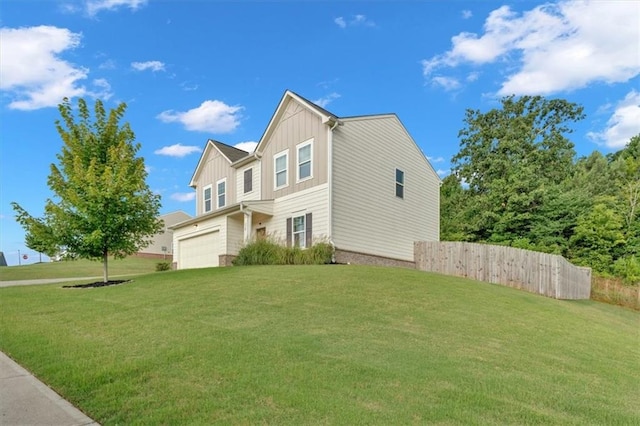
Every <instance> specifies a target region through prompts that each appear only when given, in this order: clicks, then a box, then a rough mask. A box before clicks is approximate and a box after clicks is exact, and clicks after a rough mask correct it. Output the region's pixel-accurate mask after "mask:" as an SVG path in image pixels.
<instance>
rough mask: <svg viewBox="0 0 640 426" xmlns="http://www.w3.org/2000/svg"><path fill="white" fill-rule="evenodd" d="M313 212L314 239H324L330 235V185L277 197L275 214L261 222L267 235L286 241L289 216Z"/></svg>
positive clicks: (282, 241) (274, 204)
mask: <svg viewBox="0 0 640 426" xmlns="http://www.w3.org/2000/svg"><path fill="white" fill-rule="evenodd" d="M307 213H311V214H312V221H313V229H312V233H313V241H314V242H317V241H324V240H326V239H327V238H328V235H329V186H328V185H327V184H324V185H319V186H314V187H313V188H310V189H307V190H305V191H301V192H297V193H295V194H292V195H288V196H286V197H281V198H277V199H275V200H274V202H273V216H272V217H270V218H268V219H267V220H264V221H263V222H261V225H259V226H256V227H255V228H254V231H255V229H257V228H259V227H263V226H264V227H265V228H266V232H267V235H269V236H271V237H272V238H274V239H275V240H277V241H279V242H281V243H283V244H284V243H285V242H286V238H287V218H289V217H293V216H301V215H305V214H307Z"/></svg>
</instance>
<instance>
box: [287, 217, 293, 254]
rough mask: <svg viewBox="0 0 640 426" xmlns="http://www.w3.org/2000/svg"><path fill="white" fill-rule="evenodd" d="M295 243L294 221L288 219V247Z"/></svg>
mask: <svg viewBox="0 0 640 426" xmlns="http://www.w3.org/2000/svg"><path fill="white" fill-rule="evenodd" d="M292 242H293V220H292V219H291V218H290V217H288V218H287V247H291V245H292Z"/></svg>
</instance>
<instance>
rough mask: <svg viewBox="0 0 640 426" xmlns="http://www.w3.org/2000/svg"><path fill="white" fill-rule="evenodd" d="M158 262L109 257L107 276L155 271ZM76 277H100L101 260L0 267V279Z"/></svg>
mask: <svg viewBox="0 0 640 426" xmlns="http://www.w3.org/2000/svg"><path fill="white" fill-rule="evenodd" d="M158 262H162V259H145V258H142V257H133V256H130V257H127V258H124V259H113V258H109V263H108V266H109V278H112V277H114V276H118V275H132V274H133V275H135V274H148V273H150V272H154V271H155V268H156V264H157V263H158ZM77 277H100V278H102V262H97V261H91V260H86V259H78V260H63V261H60V262H43V263H34V264H31V265H22V266H18V265H16V266H7V267H2V268H0V281H16V280H37V279H49V278H77Z"/></svg>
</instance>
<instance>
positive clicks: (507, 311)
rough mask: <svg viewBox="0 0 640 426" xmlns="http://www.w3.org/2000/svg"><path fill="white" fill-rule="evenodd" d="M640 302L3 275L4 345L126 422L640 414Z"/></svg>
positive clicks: (329, 273)
mask: <svg viewBox="0 0 640 426" xmlns="http://www.w3.org/2000/svg"><path fill="white" fill-rule="evenodd" d="M639 330H640V315H639V314H638V312H634V311H630V310H626V309H622V308H618V307H615V306H610V305H606V304H601V303H597V302H593V301H580V302H571V301H558V300H553V299H549V298H545V297H541V296H536V295H533V294H528V293H525V292H521V291H518V290H514V289H510V288H506V287H500V286H495V285H490V284H483V283H477V282H473V281H469V280H464V279H459V278H453V277H444V276H439V275H435V274H429V273H424V272H418V271H414V270H405V269H393V268H375V267H364V266H347V265H341V266H282V267H233V268H218V269H205V270H192V271H176V272H164V273H154V274H149V275H146V276H141V277H138V278H135V279H134V281H133V282H130V283H127V284H123V285H119V286H112V287H104V288H97V289H83V290H79V289H61V285H47V286H27V287H10V288H2V289H0V349H2V350H3V351H4V352H5V353H7V354H8V355H9V356H11V357H12V358H14V359H16V360H17V361H18V362H20V363H21V364H22V365H23V366H25V367H26V368H28V369H29V370H31V371H33V372H34V373H35V374H36V375H37V376H38V377H39V378H40V379H42V380H44V381H45V382H46V383H48V384H50V385H51V386H52V387H53V388H54V389H55V390H56V391H58V392H59V393H60V394H62V395H63V396H64V397H66V398H68V399H69V400H70V401H71V402H72V403H74V404H76V405H77V406H79V407H80V408H81V409H82V410H83V411H85V412H86V413H87V414H88V415H90V416H91V417H93V418H94V419H95V420H97V421H98V422H100V423H102V424H105V425H110V424H215V423H218V424H256V423H266V424H293V425H299V424H433V423H437V424H478V425H484V424H534V423H535V424H563V425H564V424H575V425H584V424H597V425H602V424H607V425H609V424H611V425H618V424H619V425H625V424H628V425H631V424H638V421H639V420H640V404H638V401H639V398H640V382H639V380H638V377H639V376H638V371H639V367H640V362H639V361H640V334H639V333H640V331H639Z"/></svg>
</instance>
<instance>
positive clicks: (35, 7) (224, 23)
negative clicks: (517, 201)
mask: <svg viewBox="0 0 640 426" xmlns="http://www.w3.org/2000/svg"><path fill="white" fill-rule="evenodd" d="M639 74H640V2H638V1H620V2H616V1H598V2H594V1H574V0H568V1H560V2H541V1H518V0H512V1H510V2H508V1H483V2H479V1H456V0H453V1H444V0H442V1H438V0H432V1H399V2H395V1H349V2H340V1H259V0H255V1H242V0H238V1H204V0H183V1H178V0H157V1H156V0H75V1H65V0H60V1H56V0H47V1H35V0H26V1H25V0H4V1H3V2H2V5H1V6H0V101H1V105H0V108H1V115H0V162H1V164H0V250H2V251H3V252H4V253H5V256H6V257H7V260H8V261H9V264H17V263H18V251H20V253H21V254H25V253H26V254H27V255H28V257H29V258H28V259H27V260H22V261H21V262H22V263H31V262H33V261H37V260H39V257H38V256H37V254H36V253H34V252H33V250H30V249H28V248H26V247H25V246H24V232H23V231H22V228H21V227H20V226H19V225H18V224H17V223H16V222H15V220H14V215H13V210H12V209H11V206H10V202H12V201H16V202H18V203H19V204H21V205H22V206H23V207H24V208H25V209H27V210H28V211H29V212H30V213H31V214H33V215H34V216H41V215H42V211H43V207H44V203H45V200H46V199H47V198H49V197H51V196H52V194H51V192H50V191H49V188H48V187H47V176H48V174H49V165H50V164H51V163H54V162H56V157H55V156H56V154H57V153H59V152H60V148H61V146H62V142H61V140H60V138H59V135H58V133H57V132H56V130H55V126H54V122H55V120H56V119H58V118H59V113H58V110H57V105H58V104H59V103H60V101H61V100H62V98H63V97H65V96H67V97H70V98H74V99H75V98H77V97H84V98H85V99H87V100H88V101H89V102H90V105H92V104H93V103H92V102H93V99H95V98H99V99H102V100H103V101H104V102H105V104H106V105H107V107H109V108H112V107H115V106H116V105H117V104H118V103H120V102H126V103H127V105H128V109H127V113H126V116H125V119H124V121H128V122H129V123H130V124H131V127H132V128H133V130H134V132H135V133H136V137H137V141H138V142H140V143H141V144H142V149H141V151H140V155H141V156H143V157H144V158H145V163H146V165H147V167H148V171H149V176H148V183H149V186H150V187H151V188H152V189H153V190H154V191H156V192H158V193H159V194H161V196H162V211H161V212H162V213H168V212H172V211H176V210H183V211H185V212H187V213H189V214H193V213H194V209H195V201H194V191H193V190H192V189H191V188H189V186H188V183H189V180H190V177H191V174H192V172H193V169H194V167H195V165H196V163H197V161H198V159H199V155H200V153H201V151H202V149H203V147H204V145H205V143H206V141H207V139H208V138H215V139H217V140H220V141H222V142H225V143H228V144H230V145H237V146H239V147H240V148H243V149H246V150H251V149H252V147H253V146H254V144H255V142H256V141H257V140H258V139H259V138H260V136H261V135H262V132H263V131H264V129H265V127H266V125H267V123H268V121H269V119H270V118H271V115H272V114H273V112H274V110H275V108H276V106H277V104H278V102H279V100H280V98H281V96H282V94H283V93H284V91H285V90H286V89H290V90H293V91H294V92H296V93H298V94H300V95H302V96H304V97H306V98H307V99H309V100H312V101H315V102H317V103H318V104H319V105H321V106H324V107H325V108H326V109H328V110H329V111H331V112H332V113H334V114H336V115H338V116H350V115H364V114H375V113H388V112H395V113H397V114H398V116H399V117H400V119H401V120H402V122H403V123H404V125H405V126H406V128H407V129H408V131H409V132H410V133H411V135H412V136H413V138H414V139H415V140H416V142H417V143H418V145H419V146H420V147H421V148H422V150H423V151H424V153H425V154H426V155H427V156H428V158H429V159H430V160H431V162H432V164H433V166H434V168H435V169H436V170H438V173H439V174H440V175H441V176H445V175H446V174H447V173H448V170H449V168H450V163H449V161H450V159H451V157H452V156H453V155H455V154H456V153H457V152H458V150H459V141H458V139H457V134H458V131H459V130H460V129H461V128H462V127H463V118H464V113H465V110H466V109H468V108H471V109H480V110H483V111H486V110H489V109H491V108H494V107H497V106H499V99H500V98H501V97H502V96H504V95H509V94H515V95H524V94H536V95H537V94H540V95H545V96H548V97H558V98H564V99H567V100H569V101H572V102H576V103H579V104H581V105H583V106H584V108H585V113H586V115H587V117H586V119H585V120H583V121H582V122H580V123H579V124H577V125H575V126H574V128H575V133H573V134H572V136H571V138H572V140H573V142H574V144H575V145H576V151H577V153H578V155H579V156H582V155H588V154H589V153H591V152H592V151H594V150H599V151H601V152H603V153H609V152H614V151H617V150H619V149H622V148H623V147H624V144H625V143H626V142H628V140H629V138H630V137H631V136H633V135H635V134H637V133H639V132H640V84H639V83H640V77H639Z"/></svg>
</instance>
